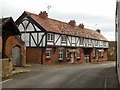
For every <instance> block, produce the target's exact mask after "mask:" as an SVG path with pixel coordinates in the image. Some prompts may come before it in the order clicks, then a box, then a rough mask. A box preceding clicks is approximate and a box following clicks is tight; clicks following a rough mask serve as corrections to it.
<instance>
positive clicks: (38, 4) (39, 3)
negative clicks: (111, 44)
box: [0, 0, 115, 40]
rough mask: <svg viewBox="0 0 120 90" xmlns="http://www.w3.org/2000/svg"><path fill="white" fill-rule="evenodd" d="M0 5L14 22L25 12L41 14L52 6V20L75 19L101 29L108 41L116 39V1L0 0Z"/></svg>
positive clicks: (65, 20) (66, 20) (50, 10)
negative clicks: (48, 6)
mask: <svg viewBox="0 0 120 90" xmlns="http://www.w3.org/2000/svg"><path fill="white" fill-rule="evenodd" d="M0 3H1V6H0V8H2V10H1V12H2V13H1V16H4V17H5V16H12V17H13V19H14V20H16V19H17V18H18V17H19V16H20V15H21V14H22V13H23V12H24V11H29V12H32V13H36V14H39V12H40V11H43V10H47V5H51V6H52V7H51V8H50V9H49V17H50V18H54V19H57V20H60V21H64V22H69V20H71V19H74V20H76V22H77V25H78V24H79V23H84V24H85V27H87V28H90V29H94V30H95V29H97V28H99V29H101V31H102V33H103V35H105V37H106V38H107V39H109V40H111V39H112V38H111V37H113V39H114V27H115V26H114V24H115V20H114V18H115V0H69V1H68V0H0ZM110 35H111V37H110Z"/></svg>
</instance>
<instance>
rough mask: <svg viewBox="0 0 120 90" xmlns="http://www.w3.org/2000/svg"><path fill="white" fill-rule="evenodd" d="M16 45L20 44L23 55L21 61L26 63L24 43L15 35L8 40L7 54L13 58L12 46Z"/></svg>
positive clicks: (6, 44) (6, 45)
mask: <svg viewBox="0 0 120 90" xmlns="http://www.w3.org/2000/svg"><path fill="white" fill-rule="evenodd" d="M16 45H18V46H20V48H21V57H22V60H21V63H22V65H25V63H24V55H25V52H24V44H23V43H22V42H21V41H20V40H18V39H17V38H16V37H15V36H10V37H9V38H8V39H7V40H6V43H5V54H6V55H7V57H9V58H11V57H12V48H13V47H14V46H16Z"/></svg>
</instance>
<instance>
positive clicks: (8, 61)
mask: <svg viewBox="0 0 120 90" xmlns="http://www.w3.org/2000/svg"><path fill="white" fill-rule="evenodd" d="M12 61H13V60H12V58H5V59H2V60H0V63H2V72H0V73H1V74H2V78H3V79H4V78H7V77H10V76H11V75H12V70H13V62H12Z"/></svg>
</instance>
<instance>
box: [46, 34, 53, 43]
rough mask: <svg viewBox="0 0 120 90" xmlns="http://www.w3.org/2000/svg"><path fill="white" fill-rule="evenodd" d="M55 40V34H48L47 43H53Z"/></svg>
mask: <svg viewBox="0 0 120 90" xmlns="http://www.w3.org/2000/svg"><path fill="white" fill-rule="evenodd" d="M53 40H54V34H53V33H47V41H53Z"/></svg>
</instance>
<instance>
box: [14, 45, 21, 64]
mask: <svg viewBox="0 0 120 90" xmlns="http://www.w3.org/2000/svg"><path fill="white" fill-rule="evenodd" d="M12 56H13V65H15V66H20V65H21V50H20V47H19V46H15V47H13V49H12Z"/></svg>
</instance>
